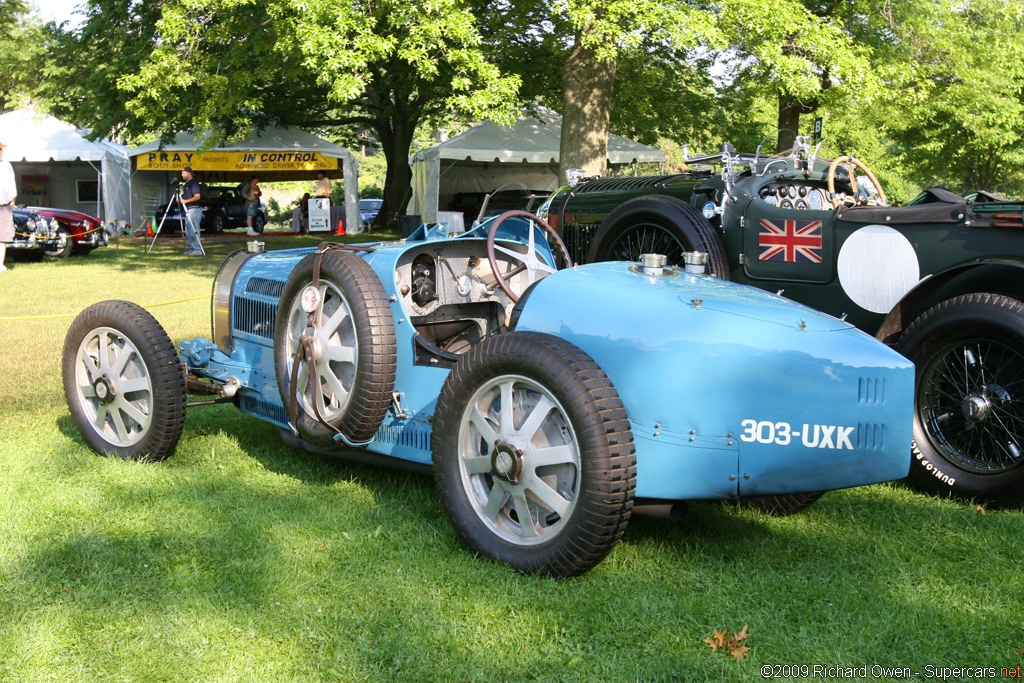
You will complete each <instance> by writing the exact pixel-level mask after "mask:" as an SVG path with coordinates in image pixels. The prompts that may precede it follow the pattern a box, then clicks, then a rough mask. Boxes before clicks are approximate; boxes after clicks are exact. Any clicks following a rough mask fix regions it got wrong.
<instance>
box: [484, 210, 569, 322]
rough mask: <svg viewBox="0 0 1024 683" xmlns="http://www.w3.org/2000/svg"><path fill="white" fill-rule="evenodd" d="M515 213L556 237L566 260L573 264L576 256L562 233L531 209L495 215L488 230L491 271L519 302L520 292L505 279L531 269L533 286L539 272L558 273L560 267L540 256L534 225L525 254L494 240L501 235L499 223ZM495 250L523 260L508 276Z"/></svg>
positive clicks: (530, 279)
mask: <svg viewBox="0 0 1024 683" xmlns="http://www.w3.org/2000/svg"><path fill="white" fill-rule="evenodd" d="M513 216H520V217H522V218H525V219H527V220H529V221H531V222H533V223H536V224H537V225H539V226H540V227H541V228H542V229H543V230H544V232H545V233H547V235H548V237H550V238H553V241H554V243H555V246H556V247H557V248H558V250H559V251H560V252H561V254H562V258H563V259H564V260H565V263H572V257H571V256H569V250H568V249H566V247H565V243H564V242H563V241H562V238H561V237H559V236H558V233H557V232H555V229H554V228H552V227H551V226H550V225H548V224H547V222H546V221H544V220H543V219H541V218H538V217H537V216H534V215H533V214H532V213H530V212H529V211H521V210H519V209H513V210H511V211H506V212H505V213H503V214H501V215H500V216H498V217H497V218H495V219H494V222H493V223H491V229H490V230H488V231H487V263H488V264H490V266H491V272H492V273H494V279H495V282H496V283H497V285H498V286H499V287H501V291H503V292H505V294H507V295H508V298H509V299H511V300H512V301H513V302H516V301H519V294H516V293H515V292H513V291H512V288H511V287H509V286H508V281H507V280H506V279H505V278H506V277H512V276H513V275H516V274H517V273H521V272H522V271H524V270H525V271H526V272H527V278H528V279H529V281H530V284H531V285H532V284H533V283H534V282H536V281H537V279H538V278H537V273H538V272H542V273H544V274H545V275H547V274H550V273H553V272H555V270H557V269H556V268H552V267H551V266H549V265H548V264H546V263H544V261H542V260H540V259H539V258H537V243H536V241H535V239H534V236H533V226H532V225H531V226H530V242H529V244H528V245H527V249H526V253H525V254H520V253H519V252H518V251H513V250H511V249H508V248H507V247H503V246H501V245H499V244H495V243H494V236H495V235H496V234H498V226H500V225H501V224H502V223H504V222H505V220H506V219H508V218H512V217H513ZM495 250H497V251H500V252H501V253H503V254H505V255H507V256H511V257H512V258H513V259H515V260H516V261H519V265H518V266H516V267H515V268H513V269H512V270H511V271H509V272H508V273H506V274H505V275H502V274H501V271H500V270H499V269H498V259H496V258H495V256H494V252H495Z"/></svg>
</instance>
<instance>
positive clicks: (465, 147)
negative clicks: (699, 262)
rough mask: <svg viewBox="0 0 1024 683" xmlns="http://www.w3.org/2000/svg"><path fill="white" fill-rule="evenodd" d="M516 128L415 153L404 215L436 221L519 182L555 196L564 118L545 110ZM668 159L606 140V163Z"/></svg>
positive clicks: (472, 134)
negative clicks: (477, 195)
mask: <svg viewBox="0 0 1024 683" xmlns="http://www.w3.org/2000/svg"><path fill="white" fill-rule="evenodd" d="M536 111H537V115H536V116H525V115H524V116H522V117H521V118H520V119H519V120H518V121H516V123H515V125H514V126H512V127H508V126H501V125H498V124H495V123H490V122H485V123H482V124H480V125H478V126H474V127H473V128H470V129H469V130H467V131H466V132H464V133H462V134H460V135H457V136H455V137H453V138H452V139H450V140H447V141H445V142H442V143H440V144H438V145H434V146H433V147H430V148H429V149H425V150H422V151H420V152H417V153H416V154H414V155H413V156H412V158H411V159H410V160H409V164H410V165H411V166H412V200H411V201H410V202H409V206H408V209H407V210H406V213H408V214H410V215H419V216H422V219H423V220H424V221H433V220H435V218H436V216H437V212H438V210H439V209H440V210H442V211H443V210H445V209H446V208H447V207H448V206H449V205H450V204H451V203H452V200H453V198H454V197H455V196H456V195H458V194H459V193H466V192H492V191H494V190H496V189H498V188H499V187H501V186H502V185H504V184H506V183H510V182H519V183H522V184H523V185H525V186H526V187H527V188H529V189H530V190H533V191H534V192H552V191H554V190H556V189H557V188H558V187H559V185H561V184H562V183H563V182H564V179H562V178H559V176H558V159H559V145H560V140H561V135H562V117H561V116H560V115H559V114H557V113H555V112H553V111H551V110H550V109H546V108H544V107H538V108H537V109H536ZM664 161H665V153H664V152H662V151H661V150H659V149H655V148H653V147H648V146H647V145H642V144H640V143H639V142H634V141H633V140H628V139H626V138H624V137H620V136H618V135H609V136H608V163H609V164H611V165H612V166H619V165H622V164H631V163H636V162H664Z"/></svg>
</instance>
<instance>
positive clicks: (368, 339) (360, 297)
mask: <svg viewBox="0 0 1024 683" xmlns="http://www.w3.org/2000/svg"><path fill="white" fill-rule="evenodd" d="M314 256H315V255H314V254H310V255H309V256H307V257H306V258H304V259H303V260H302V261H300V262H299V263H298V265H296V266H295V269H294V270H293V271H292V275H291V276H290V277H289V278H288V282H287V283H286V284H285V287H284V290H283V292H282V294H281V302H280V306H279V308H278V311H279V314H278V319H277V324H276V325H275V330H274V353H275V359H276V366H277V379H278V386H279V387H280V391H281V400H282V401H284V404H285V406H288V405H289V404H290V390H289V384H290V382H291V376H290V375H289V374H288V372H287V367H288V366H287V360H288V359H287V357H286V353H287V352H286V351H285V350H284V344H285V336H286V330H287V322H288V321H287V311H288V310H290V306H291V302H292V299H294V298H295V297H296V296H298V295H299V294H300V293H301V291H302V288H303V287H304V286H305V285H306V284H309V283H311V282H312V268H313V259H314ZM306 273H308V274H309V275H308V278H307V276H306V275H305V274H306ZM335 277H336V278H337V280H338V281H337V282H334V284H335V285H337V286H338V287H339V288H340V289H341V290H342V291H343V292H344V294H345V296H346V299H347V300H348V303H349V306H350V307H351V309H352V313H353V317H354V321H355V325H356V335H357V337H358V338H359V345H360V356H359V358H357V360H356V363H357V380H356V381H357V383H358V388H357V387H353V391H352V395H351V399H350V402H349V404H348V407H347V408H346V410H345V412H344V414H343V415H341V416H340V418H339V419H338V420H337V421H336V424H335V426H336V427H338V428H339V429H340V430H341V431H342V432H343V433H344V434H345V436H346V437H347V438H348V439H349V440H351V441H353V442H357V443H358V442H364V441H369V440H370V439H371V438H373V435H374V434H375V433H376V431H377V428H378V427H379V426H380V424H381V422H383V421H384V417H385V416H386V415H387V412H388V409H389V408H390V407H391V401H392V397H391V392H392V390H393V389H394V386H395V369H396V364H397V361H396V357H397V343H396V341H395V324H394V319H393V317H392V314H391V305H390V303H389V302H388V297H387V294H386V293H385V292H384V286H383V285H382V284H381V282H380V279H379V278H378V277H377V274H376V273H375V272H374V271H373V268H371V267H370V265H369V264H368V263H367V262H366V261H364V260H363V259H362V258H361V257H359V256H357V255H355V254H354V253H352V252H348V251H341V250H331V251H328V252H327V253H325V254H324V255H323V261H322V263H321V267H320V278H321V280H323V279H325V278H335ZM293 278H294V280H295V281H294V282H293ZM332 281H333V280H332ZM295 427H296V428H297V429H298V430H299V433H300V434H301V435H302V437H303V439H305V440H306V441H308V442H309V443H310V444H312V445H314V446H317V447H320V448H327V449H337V448H339V447H342V446H343V444H339V443H338V442H337V441H335V439H334V435H335V432H334V431H333V430H329V429H327V428H326V427H324V426H323V425H321V424H320V423H319V422H317V421H316V420H315V419H313V418H310V417H309V416H307V415H305V414H304V413H303V412H302V411H300V413H299V424H298V425H295Z"/></svg>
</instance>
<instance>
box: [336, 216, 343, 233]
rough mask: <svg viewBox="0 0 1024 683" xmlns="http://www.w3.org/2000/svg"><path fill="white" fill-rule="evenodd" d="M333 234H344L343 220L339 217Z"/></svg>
mask: <svg viewBox="0 0 1024 683" xmlns="http://www.w3.org/2000/svg"><path fill="white" fill-rule="evenodd" d="M334 234H335V235H344V234H345V221H344V220H342V219H340V218H339V219H338V227H337V229H336V230H335V231H334Z"/></svg>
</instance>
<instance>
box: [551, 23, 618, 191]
mask: <svg viewBox="0 0 1024 683" xmlns="http://www.w3.org/2000/svg"><path fill="white" fill-rule="evenodd" d="M616 66H617V63H616V61H615V60H614V59H611V60H608V61H604V62H602V61H599V60H598V58H597V55H596V54H595V53H594V51H593V50H591V49H588V48H584V47H583V46H582V45H581V40H580V37H579V36H577V38H576V46H575V47H574V48H573V51H572V54H570V55H569V58H568V59H567V60H566V62H565V69H564V70H563V71H562V85H563V87H564V89H565V98H564V102H563V110H562V140H561V144H560V147H559V161H558V168H559V175H560V176H561V177H562V179H563V180H564V179H565V171H566V169H569V168H578V169H582V171H583V173H584V174H585V175H587V176H594V175H601V174H602V173H603V172H604V170H605V167H606V166H607V160H608V121H609V118H610V117H611V105H612V90H613V87H614V84H615V69H616Z"/></svg>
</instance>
